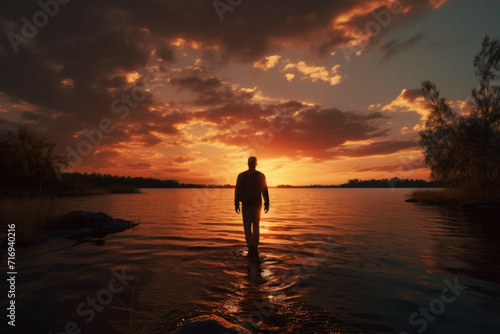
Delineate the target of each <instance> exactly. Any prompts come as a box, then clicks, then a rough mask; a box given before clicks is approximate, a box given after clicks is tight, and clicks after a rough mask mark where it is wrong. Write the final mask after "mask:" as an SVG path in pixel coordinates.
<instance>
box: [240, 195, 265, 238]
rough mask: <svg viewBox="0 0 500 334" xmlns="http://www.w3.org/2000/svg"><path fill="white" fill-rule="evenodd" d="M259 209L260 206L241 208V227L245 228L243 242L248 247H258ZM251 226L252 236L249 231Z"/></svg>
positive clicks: (243, 206) (244, 206)
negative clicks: (244, 241)
mask: <svg viewBox="0 0 500 334" xmlns="http://www.w3.org/2000/svg"><path fill="white" fill-rule="evenodd" d="M261 209H262V205H252V206H247V205H245V204H243V205H242V206H241V213H242V214H243V227H244V228H245V240H246V242H247V246H248V247H250V246H258V245H259V222H260V211H261ZM252 225H253V234H252V229H251V228H252Z"/></svg>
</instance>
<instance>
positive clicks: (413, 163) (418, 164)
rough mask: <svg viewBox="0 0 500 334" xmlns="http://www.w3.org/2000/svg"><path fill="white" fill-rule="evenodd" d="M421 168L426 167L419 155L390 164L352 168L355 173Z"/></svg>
mask: <svg viewBox="0 0 500 334" xmlns="http://www.w3.org/2000/svg"><path fill="white" fill-rule="evenodd" d="M423 169H427V167H425V163H424V159H423V157H420V158H413V159H411V160H408V161H403V162H401V163H396V164H390V165H378V166H369V167H366V166H364V167H357V168H354V169H353V171H354V172H356V173H367V172H387V173H404V172H409V171H415V170H423Z"/></svg>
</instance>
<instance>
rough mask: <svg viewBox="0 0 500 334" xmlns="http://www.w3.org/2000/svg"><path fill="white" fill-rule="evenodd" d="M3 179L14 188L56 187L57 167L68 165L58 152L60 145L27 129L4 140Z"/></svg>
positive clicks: (0, 145)
mask: <svg viewBox="0 0 500 334" xmlns="http://www.w3.org/2000/svg"><path fill="white" fill-rule="evenodd" d="M0 161H1V165H0V166H1V167H0V179H1V180H2V184H10V185H12V186H35V185H36V186H37V187H40V190H41V189H42V188H43V186H44V185H46V184H49V183H53V182H55V180H56V174H55V172H54V169H53V164H54V163H57V164H61V165H64V164H65V163H66V159H65V158H64V157H63V156H61V155H59V154H58V153H57V152H56V144H55V143H52V142H50V141H48V140H47V139H46V138H43V137H39V136H37V135H36V134H34V133H33V132H30V131H28V129H27V128H26V127H25V126H22V127H20V128H19V129H18V130H17V132H16V133H13V132H7V133H5V134H3V135H1V136H0Z"/></svg>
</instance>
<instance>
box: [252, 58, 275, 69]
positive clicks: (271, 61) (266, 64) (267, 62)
mask: <svg viewBox="0 0 500 334" xmlns="http://www.w3.org/2000/svg"><path fill="white" fill-rule="evenodd" d="M280 58H281V56H279V55H274V56H268V57H265V58H262V59H261V60H259V61H257V62H255V63H253V67H255V68H260V69H261V70H263V71H267V70H269V69H271V68H273V67H274V66H276V65H277V64H278V62H279V60H280Z"/></svg>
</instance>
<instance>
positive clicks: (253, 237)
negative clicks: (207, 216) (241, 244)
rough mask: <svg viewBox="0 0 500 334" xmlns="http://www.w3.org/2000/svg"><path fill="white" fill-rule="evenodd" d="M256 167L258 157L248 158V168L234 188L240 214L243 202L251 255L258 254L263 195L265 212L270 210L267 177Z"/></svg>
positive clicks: (242, 210) (236, 206) (236, 208)
mask: <svg viewBox="0 0 500 334" xmlns="http://www.w3.org/2000/svg"><path fill="white" fill-rule="evenodd" d="M256 167H257V158H256V157H250V158H248V170H246V171H244V172H242V173H240V174H239V175H238V179H237V180H236V188H235V190H234V209H235V211H236V213H238V214H239V213H240V202H241V203H242V206H241V213H242V214H243V227H244V229H245V240H246V243H247V246H248V254H249V255H256V254H258V251H257V247H258V246H259V222H260V212H261V210H262V197H264V213H267V212H268V211H269V192H268V190H267V183H266V177H265V175H264V174H262V173H261V172H259V171H257V170H256V169H255V168H256ZM252 225H253V232H252Z"/></svg>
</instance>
